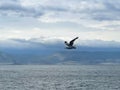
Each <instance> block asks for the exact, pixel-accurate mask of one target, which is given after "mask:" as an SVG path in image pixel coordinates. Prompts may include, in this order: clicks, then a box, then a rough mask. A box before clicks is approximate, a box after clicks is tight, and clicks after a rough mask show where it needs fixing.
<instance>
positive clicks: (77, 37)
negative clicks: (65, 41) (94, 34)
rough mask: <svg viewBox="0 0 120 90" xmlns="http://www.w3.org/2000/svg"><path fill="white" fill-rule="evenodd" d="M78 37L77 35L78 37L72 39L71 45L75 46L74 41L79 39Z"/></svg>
mask: <svg viewBox="0 0 120 90" xmlns="http://www.w3.org/2000/svg"><path fill="white" fill-rule="evenodd" d="M78 38H79V37H76V38H74V39H73V40H71V41H70V43H69V45H70V46H73V44H74V41H75V40H76V39H78Z"/></svg>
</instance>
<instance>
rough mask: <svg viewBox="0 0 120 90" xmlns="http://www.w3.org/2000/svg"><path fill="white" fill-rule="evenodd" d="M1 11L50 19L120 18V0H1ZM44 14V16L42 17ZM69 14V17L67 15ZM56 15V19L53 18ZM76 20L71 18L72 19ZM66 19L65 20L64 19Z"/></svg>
mask: <svg viewBox="0 0 120 90" xmlns="http://www.w3.org/2000/svg"><path fill="white" fill-rule="evenodd" d="M0 3H1V4H0V11H1V12H2V13H3V12H4V13H6V14H9V13H10V12H11V13H17V14H18V16H19V15H20V16H31V17H39V19H42V21H43V19H45V22H46V18H47V19H48V21H50V20H51V21H52V20H53V21H54V20H55V21H56V22H57V21H65V20H66V21H77V22H78V23H80V22H79V20H81V19H82V20H84V19H93V20H100V21H102V20H120V16H119V14H120V12H119V10H120V1H112V0H109V1H108V0H107V1H104V0H101V1H99V0H74V1H73V0H69V2H68V1H67V0H60V1H58V0H45V1H43V0H34V1H33V0H31V1H29V0H20V1H19V0H7V1H3V0H2V1H0ZM40 16H43V17H44V18H43V17H40ZM66 16H67V17H66ZM53 17H55V19H54V18H53ZM63 17H64V18H63ZM73 17H74V19H75V20H71V19H73ZM64 19H65V20H64Z"/></svg>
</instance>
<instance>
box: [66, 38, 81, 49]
mask: <svg viewBox="0 0 120 90" xmlns="http://www.w3.org/2000/svg"><path fill="white" fill-rule="evenodd" d="M78 38H79V37H76V38H74V39H73V40H71V41H70V42H69V43H68V42H67V41H65V44H66V45H67V47H66V49H76V47H75V46H73V44H74V41H75V40H76V39H78Z"/></svg>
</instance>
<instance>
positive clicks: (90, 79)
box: [0, 65, 120, 90]
mask: <svg viewBox="0 0 120 90" xmlns="http://www.w3.org/2000/svg"><path fill="white" fill-rule="evenodd" d="M0 90H120V66H119V65H0Z"/></svg>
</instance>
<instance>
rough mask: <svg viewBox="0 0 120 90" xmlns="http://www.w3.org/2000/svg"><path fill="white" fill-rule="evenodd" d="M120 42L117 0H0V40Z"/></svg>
mask: <svg viewBox="0 0 120 90" xmlns="http://www.w3.org/2000/svg"><path fill="white" fill-rule="evenodd" d="M76 36H78V37H80V40H104V41H120V0H0V40H7V39H25V40H31V39H34V38H41V39H43V38H44V39H43V40H50V39H62V40H64V39H67V40H69V39H70V38H74V37H76Z"/></svg>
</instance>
